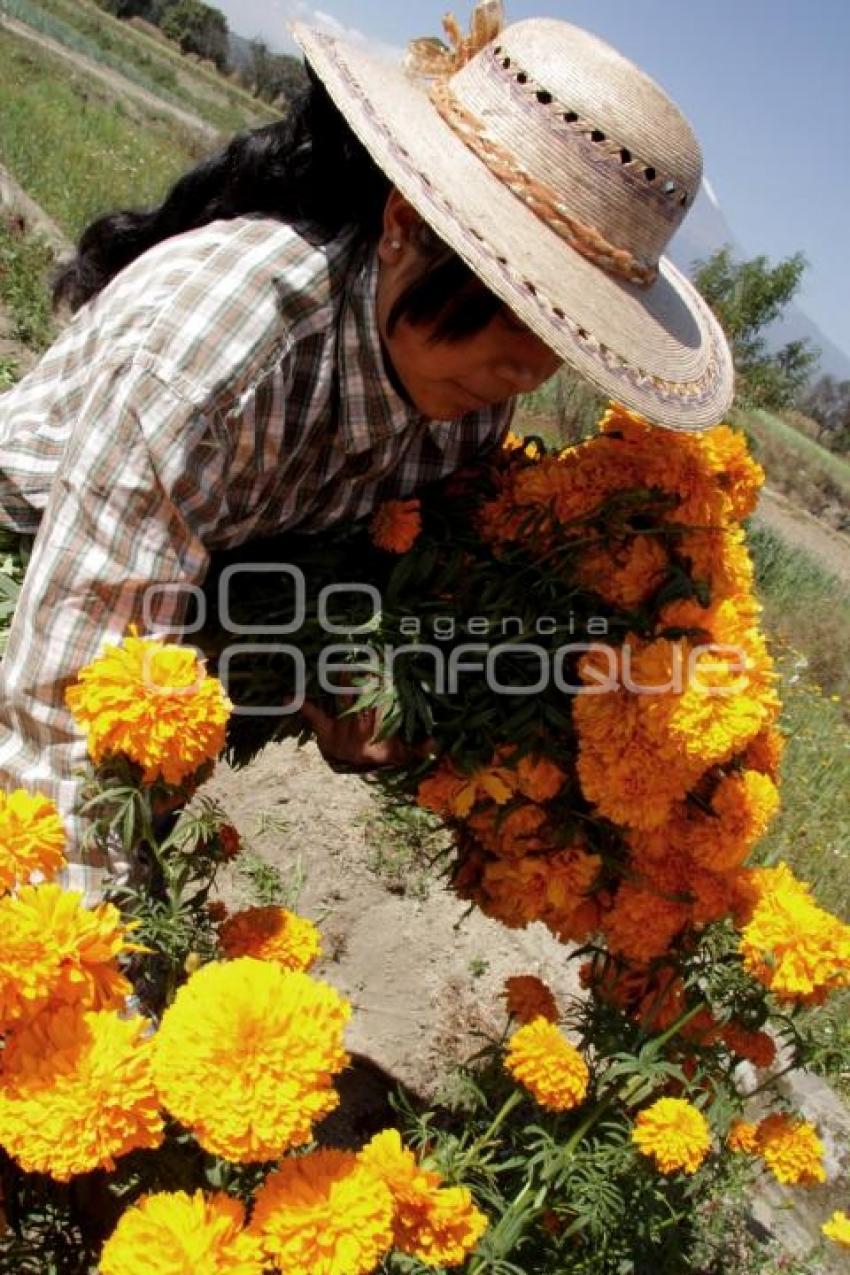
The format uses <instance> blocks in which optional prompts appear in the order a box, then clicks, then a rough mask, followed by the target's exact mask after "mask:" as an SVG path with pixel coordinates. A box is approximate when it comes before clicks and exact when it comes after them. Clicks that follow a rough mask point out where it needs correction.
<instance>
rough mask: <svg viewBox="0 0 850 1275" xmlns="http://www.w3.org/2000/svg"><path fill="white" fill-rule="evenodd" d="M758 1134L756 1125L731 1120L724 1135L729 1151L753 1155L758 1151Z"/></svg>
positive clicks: (745, 1121) (746, 1121) (744, 1121)
mask: <svg viewBox="0 0 850 1275" xmlns="http://www.w3.org/2000/svg"><path fill="white" fill-rule="evenodd" d="M758 1134H759V1131H758V1125H757V1124H751V1123H750V1121H749V1120H733V1121H732V1123H731V1125H730V1126H729V1132H728V1134H727V1135H726V1145H727V1147H728V1148H729V1150H730V1151H742V1152H746V1153H747V1154H748V1155H755V1154H756V1153H757V1152H758V1149H759V1136H758Z"/></svg>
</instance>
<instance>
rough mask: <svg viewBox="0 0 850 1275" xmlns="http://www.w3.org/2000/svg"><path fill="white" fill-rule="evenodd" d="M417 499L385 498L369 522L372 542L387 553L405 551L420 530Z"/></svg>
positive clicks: (420, 517) (411, 544) (420, 519)
mask: <svg viewBox="0 0 850 1275" xmlns="http://www.w3.org/2000/svg"><path fill="white" fill-rule="evenodd" d="M419 503H420V502H419V500H418V499H417V498H414V499H412V500H385V501H384V502H383V503H382V504H380V505H379V506H378V508H377V509H376V511H375V513H374V514H373V515H372V520H371V522H370V523H369V535H370V537H371V539H372V543H373V544H374V545H377V546H378V548H379V549H386V550H387V551H388V552H389V553H407V551H408V549H410V548H411V547H412V546H413V544H414V543H415V541H416V539H417V537H418V536H419V533H420V531H421V530H422V515H421V514H420V512H419Z"/></svg>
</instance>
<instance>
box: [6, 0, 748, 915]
mask: <svg viewBox="0 0 850 1275" xmlns="http://www.w3.org/2000/svg"><path fill="white" fill-rule="evenodd" d="M446 29H447V32H448V33H449V35H450V37H451V41H452V48H451V49H448V48H445V47H444V46H440V45H439V42H437V41H433V40H420V41H414V42H413V44H412V45H411V46H410V51H409V56H408V60H407V66H406V69H405V70H400V69H396V68H393V67H389V66H387V65H386V64H384V63H382V62H378V61H376V60H374V59H373V58H371V57H370V56H369V55H368V54H365V53H363V52H362V51H359V50H357V49H355V48H353V47H348V46H347V45H346V44H345V43H344V42H340V41H337V40H334V39H331V38H329V37H327V36H325V35H323V34H320V33H319V32H315V31H311V30H309V29H305V28H296V36H297V38H298V40H299V42H300V43H301V45H302V47H303V48H304V51H305V54H306V57H307V61H308V68H309V70H310V71H311V86H310V90H309V92H308V94H307V95H306V97H305V99H304V100H303V101H302V102H301V103H299V104H298V105H297V106H296V107H295V108H294V109H293V111H292V113H291V115H290V116H289V117H288V118H287V119H286V120H285V121H283V122H282V123H280V124H276V125H272V126H270V127H268V128H265V129H262V130H259V131H258V132H256V133H253V134H249V135H246V136H243V137H240V138H237V139H235V140H234V141H233V142H232V143H231V145H230V146H229V147H228V148H227V149H226V150H225V151H223V152H222V153H221V154H220V155H218V156H215V157H213V158H212V159H210V160H208V161H206V162H205V163H204V164H202V165H201V166H200V167H199V168H198V169H196V170H195V171H194V172H192V173H190V174H188V175H187V176H186V177H184V178H182V179H181V180H180V181H179V182H178V183H177V185H176V186H175V187H174V189H173V190H172V191H171V192H170V194H169V195H168V196H167V198H166V200H165V202H164V203H163V205H162V206H161V207H160V208H158V209H156V210H154V211H153V212H150V213H119V214H117V215H115V216H112V217H106V218H103V219H101V220H100V221H98V222H96V223H94V225H93V226H91V227H90V228H89V229H88V230H87V231H86V233H85V234H84V235H83V237H82V240H81V242H80V248H79V253H78V255H77V257H76V258H75V260H74V261H73V262H71V264H70V265H69V266H68V267H67V268H66V269H65V270H64V271H63V273H62V274H61V276H60V277H59V279H58V282H57V285H56V296H57V299H60V300H61V299H65V300H67V301H69V302H70V303H71V305H72V307H74V308H76V309H77V314H76V317H75V319H74V321H73V323H72V324H71V325H70V326H69V327H68V328H67V330H66V331H65V332H64V333H63V335H62V336H61V337H60V338H59V340H58V341H57V342H56V343H55V345H54V346H53V347H52V348H51V349H50V350H49V351H48V352H47V353H46V354H45V356H44V358H43V359H42V361H41V363H40V364H39V365H38V366H37V367H36V368H35V369H34V370H33V371H32V372H31V373H30V374H29V375H28V376H27V377H26V378H25V379H24V380H23V381H22V382H20V384H19V385H17V386H16V387H15V388H14V389H13V390H12V391H10V392H9V393H8V394H6V395H4V396H3V398H2V399H0V526H4V527H5V528H7V529H8V530H9V531H11V532H14V533H17V534H19V535H22V536H33V535H34V536H35V542H34V545H33V548H32V558H31V561H30V564H29V568H28V571H27V576H26V580H25V583H24V587H23V591H22V595H21V599H20V603H19V606H18V608H17V613H16V616H15V620H14V624H13V627H12V631H11V633H10V636H9V644H8V650H7V655H6V659H5V661H4V664H3V666H2V668H0V728H2V729H0V782H3V783H4V784H5V785H7V786H9V787H13V786H18V785H25V786H28V787H30V788H33V789H38V790H41V791H44V792H46V793H47V794H48V795H51V796H53V797H54V798H56V799H57V800H58V802H59V804H60V807H61V808H62V810H63V811H64V812H65V813H66V814H68V815H70V811H71V808H72V805H73V802H74V799H75V797H76V795H77V790H78V781H77V780H76V779H75V777H74V769H75V767H78V766H79V765H80V764H81V763H82V762H83V760H84V747H83V744H82V741H81V739H80V737H79V736H78V734H77V732H76V731H75V728H74V724H73V721H72V720H71V719H70V716H69V714H68V712H67V710H66V709H65V707H64V699H63V696H64V690H65V688H66V687H67V685H68V684H69V682H70V681H71V680H72V679H73V678H74V676H75V675H76V672H77V671H78V669H79V668H80V667H81V666H82V665H83V664H85V663H86V662H87V661H89V660H90V659H91V658H93V657H94V655H95V654H96V653H97V651H98V649H99V648H100V645H101V643H102V641H103V640H104V639H105V638H107V639H109V640H112V641H114V640H117V639H118V638H119V637H120V636H121V635H122V634H123V633H124V632H125V630H126V628H127V625H128V624H130V623H131V622H134V621H135V622H137V623H139V624H140V625H141V626H142V627H143V628H145V629H147V630H150V629H151V628H153V627H157V628H158V629H159V630H161V631H170V630H171V631H173V630H175V629H178V630H179V629H180V626H181V625H183V626H184V628H183V629H182V630H181V631H183V632H185V633H187V634H188V633H191V632H192V631H193V629H192V623H191V621H188V620H187V614H188V615H191V610H192V603H193V598H195V597H197V595H198V593H199V587H198V586H199V585H200V583H201V581H202V580H203V579H204V576H205V573H206V570H207V567H208V563H209V555H210V552H211V551H212V550H215V549H223V548H228V547H231V546H234V545H238V544H244V543H245V542H247V541H249V540H250V539H252V538H254V537H258V536H262V535H267V534H271V533H273V532H277V531H281V530H287V529H291V528H297V529H298V530H299V531H302V532H304V531H306V532H311V531H319V530H321V529H322V528H324V527H327V526H329V525H331V524H334V523H337V522H339V521H341V520H345V519H355V518H361V517H363V516H365V515H366V514H368V513H369V512H370V511H371V510H372V509H373V508H374V507H375V505H376V504H377V503H379V502H380V501H382V500H385V499H387V498H388V497H405V496H409V495H410V494H411V493H413V492H414V491H415V490H416V488H417V487H418V486H419V485H420V484H421V483H423V482H425V481H428V480H433V479H435V478H438V477H440V476H442V475H444V474H447V473H450V472H452V471H453V470H455V469H457V468H458V467H460V466H461V465H463V464H466V463H468V462H469V461H470V460H472V459H473V458H474V457H476V456H477V455H480V454H481V453H482V452H483V451H484V450H486V449H487V448H489V447H493V446H496V445H497V444H498V443H499V441H500V439H501V438H502V437H503V435H504V434H505V432H506V430H507V428H508V424H509V421H510V417H511V412H512V408H513V403H514V400H515V397H516V395H517V394H519V393H520V392H524V391H527V390H531V389H533V388H535V386H537V385H539V384H541V383H542V382H543V381H544V380H546V379H547V378H548V377H549V376H551V375H552V373H553V372H554V371H555V369H556V368H557V366H558V365H559V363H560V362H561V361H563V360H565V361H567V362H568V363H569V364H570V366H571V367H573V368H574V369H576V370H577V371H579V372H580V373H582V374H584V375H585V376H587V377H588V378H589V379H590V380H592V381H593V382H594V383H595V384H596V385H597V386H599V387H600V388H601V389H602V390H603V391H605V392H606V393H608V394H609V395H610V396H611V397H614V398H617V399H619V400H620V401H621V402H624V403H625V404H627V405H628V406H630V407H632V408H634V409H635V410H637V411H639V412H641V413H643V415H644V416H646V417H647V418H648V419H650V420H653V421H656V422H658V423H659V424H662V425H665V426H667V427H670V428H692V429H697V428H704V427H705V426H707V425H711V424H713V423H716V422H717V421H718V420H720V419H721V418H722V416H723V414H724V412H725V411H726V409H727V408H728V406H729V402H730V399H731V389H732V371H731V361H730V356H729V351H728V348H727V346H726V343H725V341H724V340H723V337H722V334H721V332H720V330H719V328H718V325H717V323H716V321H715V320H714V318H713V317H712V315H711V314H710V312H709V311H708V309H707V307H706V306H705V305H704V304H703V303H702V301H701V300H700V298H699V297H698V296H697V294H696V293H695V292H694V290H693V289H692V288H691V286H690V285H689V284H688V283H687V281H686V280H685V279H684V278H682V276H680V275H679V274H678V273H677V272H676V271H675V269H674V268H673V267H672V266H671V265H670V264H669V263H668V262H667V261H666V260H664V259H662V253H663V250H664V248H665V246H666V244H667V242H668V241H669V239H670V237H671V235H672V234H673V232H674V230H675V229H676V227H677V226H678V225H679V223H680V222H681V220H682V218H683V217H684V215H685V213H686V211H687V209H688V208H689V207H690V204H691V203H692V202H693V199H694V197H695V195H696V193H697V190H698V188H699V183H700V178H701V158H700V152H699V146H698V143H697V142H696V139H695V137H694V135H693V133H692V131H691V129H690V127H689V125H688V124H687V122H686V121H685V120H684V118H683V117H682V115H681V113H680V112H679V111H678V109H677V108H676V107H675V105H674V104H673V103H672V102H671V101H670V100H669V99H668V98H667V97H666V95H665V94H664V93H663V92H662V91H661V90H660V89H659V88H658V86H657V85H655V84H654V82H653V81H651V80H650V79H649V78H648V77H647V76H645V75H644V74H643V73H642V72H640V71H639V70H638V69H637V68H636V67H634V66H633V65H632V64H631V63H629V62H627V61H626V60H625V59H624V58H622V57H621V56H620V55H619V54H617V53H616V52H615V51H614V50H612V49H611V48H610V47H609V46H607V45H606V44H604V43H603V42H602V41H600V40H598V39H596V38H595V37H594V36H591V35H589V34H588V33H586V32H583V31H580V30H578V29H577V28H574V27H571V26H569V25H568V24H566V23H562V22H556V21H550V20H534V21H529V22H523V23H518V24H516V25H514V26H509V27H503V24H502V16H501V6H500V5H499V4H497V3H494V0H487V2H486V3H484V4H480V5H478V6H477V8H476V10H475V12H474V14H473V20H472V26H471V32H470V35H469V36H468V37H466V38H464V37H462V36H461V33H460V30H459V28H458V27H457V24H456V23H454V21H453V20H447V21H446ZM184 622H185V623H184ZM306 712H307V715H308V717H309V719H310V720H311V722H312V724H313V725H314V726H315V727H316V729H317V731H318V734H319V741H320V745H321V746H322V748H323V750H324V751H325V753H326V754H327V755H328V756H332V757H336V758H340V757H341V758H344V759H347V760H349V761H353V762H358V761H363V760H364V759H366V760H367V761H371V762H374V763H375V764H381V763H385V762H387V761H391V762H399V761H402V760H403V753H402V752H401V751H400V750H399V749H398V747H397V746H396V745H393V744H389V745H387V744H383V745H376V744H370V743H369V738H368V737H369V734H370V733H371V730H372V727H373V724H374V723H373V722H372V720H371V718H368V717H367V718H365V719H363V720H361V721H360V722H355V723H354V724H351V719H345V723H344V724H343V723H338V722H332V721H330V720H329V719H327V718H326V717H324V715H322V714H320V713H319V712H318V710H317V709H315V708H313V707H311V706H308V707H307V710H306ZM78 833H79V824H78V823H77V821H76V820H75V819H72V818H69V835H70V838H71V847H70V849H71V857H72V859H73V858H74V857H76V858H77V859H79V858H80V857H81V856H80V854H79V848H78V847H77V840H76V839H77V836H78ZM103 866H104V865H103V864H94V863H89V864H87V865H83V864H82V863H76V864H72V870H71V872H70V874H69V884H71V885H77V886H81V887H82V888H88V889H89V891H90V893H92V894H96V891H97V881H98V874H99V872H100V870H101V869H102V867H103ZM114 866H115V865H113V867H114Z"/></svg>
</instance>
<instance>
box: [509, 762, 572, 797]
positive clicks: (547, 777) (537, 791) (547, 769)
mask: <svg viewBox="0 0 850 1275" xmlns="http://www.w3.org/2000/svg"><path fill="white" fill-rule="evenodd" d="M516 772H517V784H518V787H519V790H520V792H521V793H522V795H523V797H528V799H529V801H550V800H551V799H552V797H554V796H556V795H557V793H559V792H560V790H561V789H562V788H563V786H564V780H565V779H566V777H567V776H566V774H565V773H564V771H563V770H562V769H561V767H560V766H557V765H556V764H555V762H553V761H552V760H551V759H550V758H549V757H531V756H526V757H521V758H520V760H519V761H518V762H517V766H516Z"/></svg>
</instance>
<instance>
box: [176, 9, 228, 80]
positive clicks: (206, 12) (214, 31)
mask: <svg viewBox="0 0 850 1275" xmlns="http://www.w3.org/2000/svg"><path fill="white" fill-rule="evenodd" d="M160 26H161V28H162V33H163V35H167V36H168V38H169V40H174V41H175V42H176V43H177V44H179V45H180V48H181V49H182V51H183V52H184V53H194V54H196V55H197V56H198V57H199V58H206V59H207V60H209V61H210V62H214V63H215V64H216V66H217V67H218V69H219V70H220V71H223V70H224V68H225V67H226V66H227V18H226V17H225V16H224V14H223V13H222V12H221V10H220V9H214V8H213V7H212V5H209V4H204V3H203V0H178V2H177V4H173V5H171V6H170V7H169V8H168V9H167V11H166V12H165V14H164V15H163V18H162V22H161V23H160Z"/></svg>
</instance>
